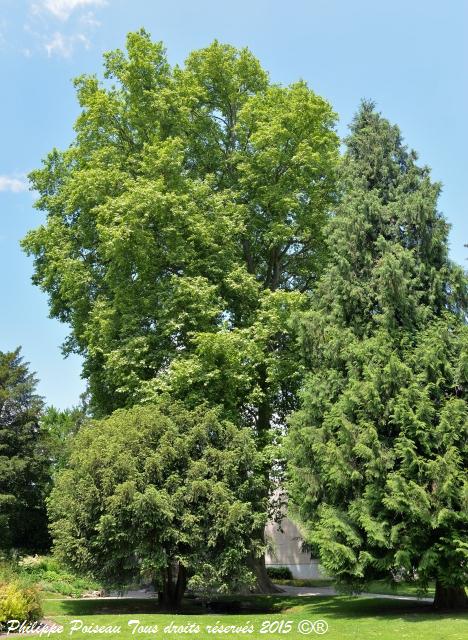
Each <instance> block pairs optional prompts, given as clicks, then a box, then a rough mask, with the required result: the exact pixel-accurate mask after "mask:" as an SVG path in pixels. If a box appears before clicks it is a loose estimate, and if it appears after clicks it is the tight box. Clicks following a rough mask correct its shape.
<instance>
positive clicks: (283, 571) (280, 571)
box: [267, 567, 293, 580]
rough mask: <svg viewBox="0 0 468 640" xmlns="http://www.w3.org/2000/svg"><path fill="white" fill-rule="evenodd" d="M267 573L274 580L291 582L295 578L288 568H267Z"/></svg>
mask: <svg viewBox="0 0 468 640" xmlns="http://www.w3.org/2000/svg"><path fill="white" fill-rule="evenodd" d="M267 573H268V575H269V576H270V578H271V579H272V580H291V579H292V577H293V574H292V573H291V569H289V568H288V567H267Z"/></svg>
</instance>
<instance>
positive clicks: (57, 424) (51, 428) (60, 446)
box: [40, 407, 86, 471]
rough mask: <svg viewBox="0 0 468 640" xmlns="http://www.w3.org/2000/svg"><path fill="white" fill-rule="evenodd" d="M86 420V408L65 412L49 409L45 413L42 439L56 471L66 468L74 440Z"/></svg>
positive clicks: (66, 410)
mask: <svg viewBox="0 0 468 640" xmlns="http://www.w3.org/2000/svg"><path fill="white" fill-rule="evenodd" d="M85 419H86V409H85V408H84V407H72V408H71V409H64V410H60V409H56V408H55V407H47V408H46V409H45V410H44V411H43V413H42V415H41V419H40V426H41V431H42V437H43V440H44V446H45V448H46V450H47V454H48V456H49V457H50V460H51V463H52V466H53V468H54V471H58V470H59V469H63V468H64V467H65V466H66V464H67V462H68V458H69V456H70V450H71V446H72V442H73V438H74V436H75V435H76V433H77V432H78V430H79V428H80V426H81V425H82V424H83V422H84V421H85Z"/></svg>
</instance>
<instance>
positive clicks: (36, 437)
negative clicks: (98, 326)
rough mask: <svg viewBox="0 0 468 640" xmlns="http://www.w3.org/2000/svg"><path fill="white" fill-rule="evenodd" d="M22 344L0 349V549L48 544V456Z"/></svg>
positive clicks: (34, 386)
mask: <svg viewBox="0 0 468 640" xmlns="http://www.w3.org/2000/svg"><path fill="white" fill-rule="evenodd" d="M36 384H37V380H36V379H35V377H34V375H33V374H32V373H30V372H29V371H28V365H27V364H26V363H24V362H23V361H22V358H21V356H20V350H19V349H17V350H16V351H12V352H1V351H0V549H3V550H5V549H11V548H12V547H16V548H29V549H37V548H44V547H46V546H47V544H48V534H47V524H46V511H45V503H44V500H45V495H46V493H47V491H48V487H49V461H48V459H47V455H46V453H45V451H44V446H43V439H42V436H41V431H40V428H39V416H40V412H41V409H42V399H41V398H40V397H39V396H38V395H37V394H36Z"/></svg>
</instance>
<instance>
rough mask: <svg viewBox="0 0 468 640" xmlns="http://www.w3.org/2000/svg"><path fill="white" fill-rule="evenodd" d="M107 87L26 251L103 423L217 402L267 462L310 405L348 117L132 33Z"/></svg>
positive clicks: (258, 77) (49, 174) (229, 65)
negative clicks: (143, 409)
mask: <svg viewBox="0 0 468 640" xmlns="http://www.w3.org/2000/svg"><path fill="white" fill-rule="evenodd" d="M105 79H106V80H105V82H104V83H101V82H99V81H98V80H97V78H96V77H94V76H83V77H81V78H79V79H78V80H77V81H76V86H77V91H78V98H79V102H80V105H81V108H82V111H81V115H80V116H79V118H78V120H77V122H76V125H75V129H76V138H75V140H74V142H73V143H72V145H71V146H70V148H69V149H67V150H66V151H63V152H60V151H57V150H54V151H52V152H51V153H50V154H49V156H48V157H47V158H46V160H45V161H44V167H43V168H42V169H40V170H37V171H34V172H33V173H32V174H31V180H32V185H33V186H34V188H35V189H36V190H37V191H38V192H39V194H40V197H39V199H38V201H37V207H38V208H39V209H41V210H43V211H46V213H47V221H46V223H45V224H44V225H43V226H41V227H39V228H38V229H36V230H34V231H32V232H30V233H29V234H28V236H27V238H26V239H25V241H24V247H25V249H26V250H27V251H28V252H29V253H30V254H32V255H33V256H34V258H35V274H34V281H35V282H36V284H38V285H39V286H41V287H42V289H43V290H45V291H46V292H47V293H48V294H49V298H50V308H51V313H52V315H53V316H55V317H57V318H59V319H60V320H62V321H63V322H66V323H68V324H69V326H70V329H71V332H70V337H69V339H68V341H67V344H66V350H68V351H76V352H78V353H80V354H81V355H82V356H83V358H84V374H85V376H86V377H87V379H88V381H89V389H90V393H91V404H92V407H93V409H94V412H95V415H106V414H109V413H111V412H112V411H113V410H115V409H117V408H119V407H129V406H133V405H134V404H135V403H137V402H139V401H140V400H141V399H146V400H148V399H150V400H155V399H157V398H158V397H159V395H160V394H161V392H164V393H170V394H171V396H172V397H173V398H179V399H183V400H184V402H185V403H186V404H187V405H188V406H191V407H195V406H197V404H199V403H200V402H201V401H202V400H203V401H204V400H207V401H209V402H210V403H212V404H213V405H221V406H222V407H223V410H224V412H225V415H226V417H228V418H229V419H230V420H232V421H233V422H234V424H236V425H238V426H239V427H242V426H248V427H250V428H251V429H252V430H253V431H254V432H255V433H256V435H257V436H258V444H259V446H260V447H263V446H264V445H266V444H268V442H270V441H271V438H272V435H271V434H272V428H273V427H274V425H275V424H277V423H279V424H284V420H285V415H286V414H287V413H288V412H290V411H291V409H292V408H294V407H295V406H296V391H297V388H298V385H299V381H300V369H299V368H298V364H297V361H298V358H297V356H296V346H295V342H294V340H292V339H291V336H290V332H289V331H288V330H287V323H288V320H289V318H290V315H291V311H294V310H297V309H300V308H303V307H304V306H306V305H307V304H308V299H309V297H308V293H309V292H310V289H311V287H312V285H313V284H314V283H315V281H316V279H317V277H318V275H319V273H320V272H321V270H322V268H323V264H324V262H325V258H324V255H325V254H324V225H325V222H326V220H327V214H328V210H329V208H330V205H331V203H332V202H333V201H334V199H335V179H334V173H335V166H336V164H337V158H338V139H337V136H336V133H335V131H334V118H335V116H334V113H333V112H332V110H331V108H330V106H329V104H328V103H327V102H326V101H325V100H323V99H322V98H320V97H319V96H317V95H315V94H314V93H313V92H312V91H311V90H310V89H309V88H308V87H307V85H306V84H305V83H304V82H297V83H295V84H292V85H290V86H288V87H281V86H278V85H274V84H272V83H271V82H270V81H269V79H268V76H267V74H266V73H265V71H264V70H263V69H262V68H261V66H260V64H259V62H258V61H257V60H256V58H255V57H254V56H253V55H252V54H251V53H250V52H249V51H248V50H247V49H242V50H237V49H235V48H234V47H232V46H229V45H222V44H220V43H218V42H214V43H213V44H212V45H210V46H209V47H208V48H206V49H202V50H200V51H195V52H193V53H192V54H190V55H189V57H188V58H187V60H186V63H185V65H184V66H183V67H182V68H180V67H174V68H171V67H170V65H169V64H168V62H167V60H166V57H165V52H164V49H163V47H162V45H161V44H157V43H156V44H155V43H153V42H151V40H150V38H149V36H148V35H147V34H146V33H145V32H140V33H132V34H130V35H129V36H128V40H127V54H125V53H123V52H122V51H119V50H117V51H113V52H111V53H108V54H107V55H106V56H105ZM263 475H264V485H263V486H264V492H265V495H266V493H267V492H268V484H269V469H268V467H267V466H265V469H264V471H263ZM264 577H265V576H264Z"/></svg>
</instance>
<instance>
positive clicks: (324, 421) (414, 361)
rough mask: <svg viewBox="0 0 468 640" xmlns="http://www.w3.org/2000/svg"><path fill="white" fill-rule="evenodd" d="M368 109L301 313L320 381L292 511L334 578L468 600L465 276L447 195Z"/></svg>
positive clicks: (296, 428)
mask: <svg viewBox="0 0 468 640" xmlns="http://www.w3.org/2000/svg"><path fill="white" fill-rule="evenodd" d="M416 159H417V157H416V154H415V153H414V152H412V151H408V150H407V148H406V147H405V146H404V145H403V144H402V140H401V136H400V132H399V130H398V128H397V127H395V126H392V125H390V124H389V122H388V121H387V120H385V119H384V118H382V117H381V116H380V114H378V113H376V112H375V110H374V105H373V104H371V103H364V104H363V105H362V107H361V109H360V111H359V113H358V114H357V116H356V117H355V119H354V121H353V123H352V126H351V135H350V137H349V138H348V140H347V151H346V154H345V157H344V160H343V166H342V175H341V183H342V189H343V194H342V201H341V204H340V206H339V208H338V210H337V213H336V216H335V218H334V220H333V222H332V225H331V230H330V236H329V246H330V251H331V258H330V263H329V266H328V268H327V270H326V273H325V274H324V275H323V277H322V279H321V282H320V284H319V288H318V292H317V296H316V303H315V304H314V308H313V309H312V311H310V312H308V313H306V314H305V316H303V317H302V319H301V322H300V323H299V324H300V331H301V336H302V337H301V342H302V347H303V351H304V356H305V358H306V361H307V367H308V370H309V372H310V373H309V374H308V377H307V379H306V383H305V385H304V389H303V395H302V408H301V410H300V411H298V412H297V413H296V414H295V415H294V416H293V419H292V421H291V429H290V433H289V436H288V439H287V446H286V451H287V456H288V458H289V487H288V490H289V495H290V500H291V510H292V511H293V512H295V515H296V517H297V518H298V519H299V520H300V521H301V522H302V523H303V529H304V534H305V537H306V540H307V542H308V543H310V544H312V545H313V546H314V548H315V549H316V550H317V552H318V554H319V556H320V560H321V562H322V564H323V566H324V567H325V569H326V570H327V571H328V572H329V573H330V574H332V575H334V576H336V577H337V578H338V580H339V581H341V582H342V583H343V584H346V585H348V586H351V587H352V588H354V589H362V588H363V587H364V585H365V583H366V582H367V581H368V580H370V579H373V578H376V577H382V576H388V577H391V578H393V579H396V578H397V577H401V576H403V577H406V578H408V579H414V580H417V581H418V582H419V584H420V585H421V587H422V588H424V587H425V586H426V585H427V584H428V582H429V581H430V580H435V581H436V604H437V605H438V606H442V607H446V606H459V605H464V604H466V597H465V594H464V590H463V585H464V584H465V583H466V577H467V575H466V573H467V543H466V540H467V479H466V473H465V469H466V462H467V425H468V410H467V399H468V331H467V327H466V315H465V312H464V310H465V309H466V280H465V278H464V275H463V272H462V271H461V270H460V269H459V268H457V267H455V266H454V265H452V264H451V263H450V261H449V259H448V255H447V253H448V251H447V232H448V225H447V223H446V221H445V220H444V218H443V216H442V215H441V214H440V213H439V212H438V210H437V198H438V195H439V192H440V186H439V185H438V184H435V183H433V182H431V180H430V175H429V170H428V169H427V168H426V167H422V168H421V167H419V166H418V165H417V164H416Z"/></svg>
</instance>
